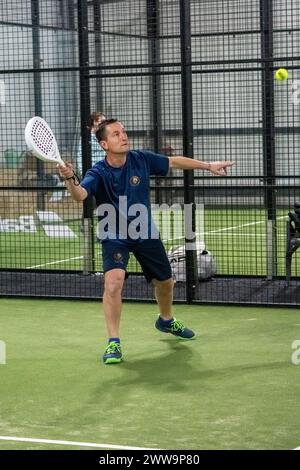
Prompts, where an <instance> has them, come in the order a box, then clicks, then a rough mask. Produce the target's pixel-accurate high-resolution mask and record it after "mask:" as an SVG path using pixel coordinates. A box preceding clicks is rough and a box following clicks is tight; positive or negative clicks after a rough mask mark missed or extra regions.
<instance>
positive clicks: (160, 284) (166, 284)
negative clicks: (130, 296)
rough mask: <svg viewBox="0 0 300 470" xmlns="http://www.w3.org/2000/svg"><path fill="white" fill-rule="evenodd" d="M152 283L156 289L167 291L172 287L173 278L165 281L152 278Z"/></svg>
mask: <svg viewBox="0 0 300 470" xmlns="http://www.w3.org/2000/svg"><path fill="white" fill-rule="evenodd" d="M153 283H154V285H155V287H156V288H157V289H159V290H162V291H166V292H167V291H170V290H172V289H173V286H174V279H173V278H172V277H170V278H169V279H166V280H165V281H158V280H157V279H154V280H153Z"/></svg>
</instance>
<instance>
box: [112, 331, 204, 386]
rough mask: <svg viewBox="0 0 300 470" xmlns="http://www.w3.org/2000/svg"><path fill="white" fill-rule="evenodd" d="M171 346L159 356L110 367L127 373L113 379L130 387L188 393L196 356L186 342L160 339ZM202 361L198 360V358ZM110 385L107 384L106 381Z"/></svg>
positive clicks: (128, 360) (193, 376)
mask: <svg viewBox="0 0 300 470" xmlns="http://www.w3.org/2000/svg"><path fill="white" fill-rule="evenodd" d="M161 341H163V342H164V343H166V344H167V345H168V347H169V348H170V351H169V352H168V353H167V354H162V355H160V356H157V357H153V355H151V354H150V353H151V351H150V352H149V357H145V355H143V357H139V358H138V359H133V360H132V359H131V358H130V359H129V358H128V359H127V357H125V360H124V361H123V362H122V363H121V364H118V365H113V366H107V367H109V368H113V369H116V368H118V369H119V370H122V371H126V374H125V375H122V376H121V377H119V378H118V379H116V378H114V380H113V382H114V385H117V386H118V387H127V386H128V385H136V386H143V387H144V386H149V387H151V388H153V387H156V386H157V387H159V388H166V389H167V390H173V389H174V387H176V390H185V389H187V388H188V383H187V382H188V381H190V380H193V379H194V378H195V377H196V374H195V372H196V371H195V368H194V366H193V362H192V359H193V357H194V355H195V353H194V352H193V351H192V350H191V349H190V348H189V346H188V344H187V343H183V342H180V343H178V342H175V341H173V340H172V339H170V340H168V339H166V340H161ZM198 361H199V357H198ZM106 386H107V382H106Z"/></svg>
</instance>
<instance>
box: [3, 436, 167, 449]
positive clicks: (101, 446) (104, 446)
mask: <svg viewBox="0 0 300 470" xmlns="http://www.w3.org/2000/svg"><path fill="white" fill-rule="evenodd" d="M0 440H1V441H14V442H32V443H41V444H58V445H62V446H78V447H96V448H98V449H120V450H159V449H154V448H150V447H132V446H121V445H120V446H119V445H115V444H96V443H94V442H74V441H58V440H52V439H32V438H29V437H10V436H0Z"/></svg>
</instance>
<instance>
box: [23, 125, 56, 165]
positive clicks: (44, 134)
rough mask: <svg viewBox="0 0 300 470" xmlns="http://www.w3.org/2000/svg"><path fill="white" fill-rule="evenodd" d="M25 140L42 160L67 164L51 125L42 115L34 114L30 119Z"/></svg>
mask: <svg viewBox="0 0 300 470" xmlns="http://www.w3.org/2000/svg"><path fill="white" fill-rule="evenodd" d="M25 141H26V144H27V147H28V148H29V150H30V151H31V152H32V153H33V154H34V155H35V156H36V157H37V158H39V159H40V160H44V161H45V162H53V163H58V164H60V165H65V163H64V162H63V160H62V159H61V156H60V153H59V150H58V146H57V142H56V139H55V136H54V134H53V132H52V130H51V128H50V126H49V125H48V124H47V122H46V121H45V120H44V119H42V118H41V117H39V116H34V117H33V118H31V119H29V121H28V122H27V124H26V127H25Z"/></svg>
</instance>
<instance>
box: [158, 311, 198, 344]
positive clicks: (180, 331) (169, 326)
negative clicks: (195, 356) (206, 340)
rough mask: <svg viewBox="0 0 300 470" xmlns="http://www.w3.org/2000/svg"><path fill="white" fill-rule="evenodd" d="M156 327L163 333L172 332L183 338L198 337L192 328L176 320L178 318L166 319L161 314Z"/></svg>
mask: <svg viewBox="0 0 300 470" xmlns="http://www.w3.org/2000/svg"><path fill="white" fill-rule="evenodd" d="M155 328H157V329H158V330H159V331H162V332H163V333H171V334H172V335H174V336H177V337H178V338H181V339H195V337H196V334H195V333H194V332H193V331H192V330H190V329H189V328H185V326H184V325H183V323H182V322H181V321H179V320H176V318H173V319H172V320H169V321H166V320H163V319H162V318H161V317H160V316H159V317H158V319H157V320H156V322H155Z"/></svg>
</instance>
